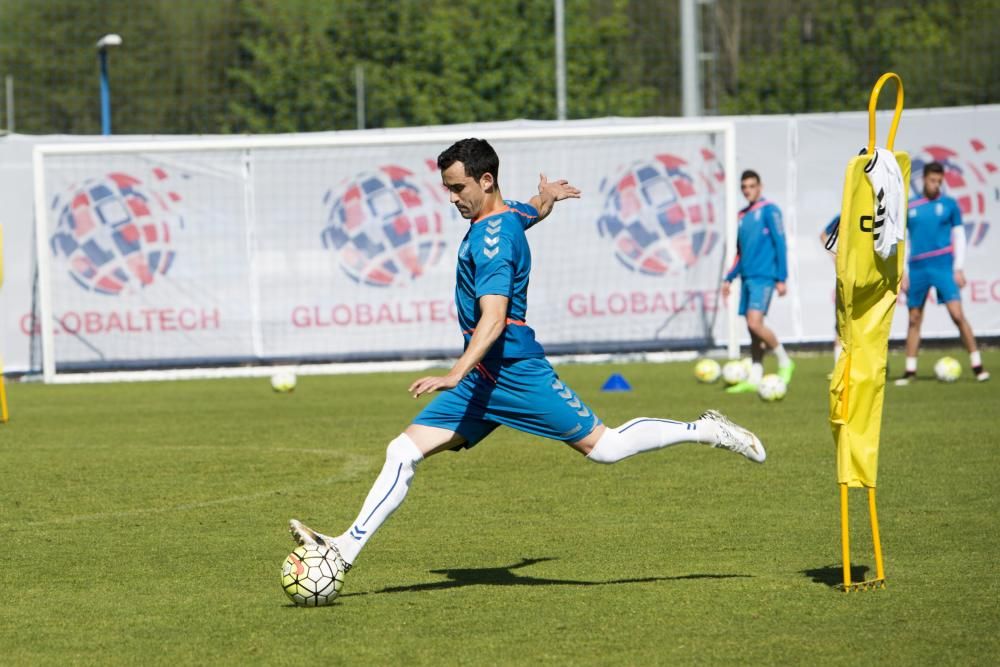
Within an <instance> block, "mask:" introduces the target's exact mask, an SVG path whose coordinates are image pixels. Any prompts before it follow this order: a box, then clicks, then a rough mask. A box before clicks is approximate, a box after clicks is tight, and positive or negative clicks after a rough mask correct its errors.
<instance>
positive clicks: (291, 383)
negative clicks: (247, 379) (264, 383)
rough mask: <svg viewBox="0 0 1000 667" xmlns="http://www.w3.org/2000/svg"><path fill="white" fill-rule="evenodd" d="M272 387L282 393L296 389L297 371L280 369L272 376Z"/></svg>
mask: <svg viewBox="0 0 1000 667" xmlns="http://www.w3.org/2000/svg"><path fill="white" fill-rule="evenodd" d="M271 389H273V390H275V391H276V392H278V393H280V394H287V393H288V392H290V391H295V373H292V372H291V371H278V372H277V373H275V374H274V375H272V376H271Z"/></svg>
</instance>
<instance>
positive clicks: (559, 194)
mask: <svg viewBox="0 0 1000 667" xmlns="http://www.w3.org/2000/svg"><path fill="white" fill-rule="evenodd" d="M538 194H540V195H542V196H543V197H544V196H545V195H546V194H548V196H550V197H552V198H553V199H554V200H556V201H562V200H563V199H569V198H570V197H573V198H574V199H579V198H580V190H579V189H577V188H575V187H573V186H572V185H570V184H569V181H567V180H566V179H564V178H561V179H559V180H558V181H550V180H549V179H548V178H547V177H546V176H545V174H539V175H538Z"/></svg>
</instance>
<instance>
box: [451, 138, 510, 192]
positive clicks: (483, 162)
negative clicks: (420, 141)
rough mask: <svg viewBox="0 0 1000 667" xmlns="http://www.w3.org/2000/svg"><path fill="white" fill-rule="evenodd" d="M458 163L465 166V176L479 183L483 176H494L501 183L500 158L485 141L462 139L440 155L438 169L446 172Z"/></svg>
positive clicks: (495, 180)
mask: <svg viewBox="0 0 1000 667" xmlns="http://www.w3.org/2000/svg"><path fill="white" fill-rule="evenodd" d="M456 162H461V163H462V164H463V165H465V175H466V176H471V177H472V178H474V179H476V180H477V181H478V180H479V178H480V177H481V176H482V175H483V174H492V175H493V180H494V182H498V183H499V178H498V176H499V174H500V158H499V156H497V152H496V151H495V150H493V147H492V146H490V145H489V143H488V142H487V141H486V140H485V139H462V140H461V141H456V142H455V143H453V144H452V145H451V146H449V147H448V148H447V149H446V150H445V151H444V152H443V153H441V155H438V161H437V164H438V169H440V170H441V171H444V170H445V169H447V168H448V167H450V166H451V165H453V164H455V163H456Z"/></svg>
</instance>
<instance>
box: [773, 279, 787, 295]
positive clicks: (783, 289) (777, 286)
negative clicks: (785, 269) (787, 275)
mask: <svg viewBox="0 0 1000 667" xmlns="http://www.w3.org/2000/svg"><path fill="white" fill-rule="evenodd" d="M774 289H775V291H777V292H778V296H785V292H787V291H788V287H787V286H786V285H785V283H782V282H777V283H774Z"/></svg>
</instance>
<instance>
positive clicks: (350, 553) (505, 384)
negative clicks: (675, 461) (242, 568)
mask: <svg viewBox="0 0 1000 667" xmlns="http://www.w3.org/2000/svg"><path fill="white" fill-rule="evenodd" d="M438 168H439V169H440V170H441V179H442V181H443V182H444V185H445V187H446V188H447V189H448V192H449V193H450V200H451V203H452V204H454V205H455V207H456V208H457V209H458V211H459V213H461V215H462V217H463V218H465V219H467V220H469V222H470V225H469V230H468V232H467V233H466V235H465V238H464V239H463V240H462V243H461V245H460V247H459V251H458V268H457V276H456V286H455V305H456V307H457V310H458V319H459V325H460V326H461V328H462V334H463V335H464V336H465V351H464V352H463V353H462V356H461V357H459V359H458V361H457V362H456V363H455V365H454V366H453V367H452V369H451V370H450V371H449V372H448V373H446V374H445V375H442V376H427V377H422V378H420V379H418V380H417V381H415V382H414V383H413V384H411V385H410V388H409V392H410V393H411V394H412V395H413V397H414V398H416V397H419V396H421V395H423V394H427V393H430V392H436V391H440V392H441V393H440V394H438V395H437V396H436V397H435V398H434V400H432V401H431V402H430V404H429V405H427V407H425V408H424V409H423V411H421V412H420V414H419V415H417V417H416V418H415V419H414V420H413V422H412V423H411V424H410V425H409V426H408V427H407V428H406V430H405V431H404V432H403V433H401V434H400V435H399V436H398V437H397V438H396V439H394V440H393V441H392V442H391V443H389V446H388V448H387V449H386V460H385V465H384V467H383V468H382V472H381V473H379V475H378V477H377V478H376V480H375V483H374V485H373V486H372V488H371V491H370V492H369V493H368V497H367V498H366V499H365V501H364V503H363V505H362V507H361V512H360V513H359V514H358V516H357V518H356V519H355V520H354V522H353V523H352V524H351V525H350V527H349V528H348V530H346V531H345V532H344V533H342V534H341V535H338V536H336V537H331V536H328V535H323V534H322V533H318V532H316V531H314V530H312V529H310V528H308V527H307V526H305V525H303V524H302V523H300V522H299V521H297V520H295V519H292V520H291V521H290V529H291V532H292V536H293V538H294V539H295V540H296V541H297V542H298V543H299V544H317V543H318V544H322V545H324V546H329V547H335V548H336V549H337V550H338V551H340V554H341V556H342V557H343V558H344V561H345V562H346V563H348V564H352V563H354V561H355V559H356V558H357V556H358V554H359V553H360V551H361V549H362V548H363V547H364V546H365V544H367V542H368V540H370V539H371V537H372V535H374V534H375V531H376V530H378V528H379V526H381V525H382V523H383V522H384V521H385V520H386V519H387V518H388V517H389V515H391V514H392V513H393V511H395V509H396V508H397V507H399V506H400V504H402V502H403V499H404V498H405V497H406V493H407V490H408V489H409V486H410V482H411V481H412V479H413V476H414V473H415V470H416V466H417V464H418V463H420V462H421V461H423V460H424V459H425V458H427V457H429V456H431V455H433V454H437V453H438V452H442V451H446V450H451V449H461V448H465V447H472V446H474V445H475V444H476V443H478V442H479V441H480V440H482V439H483V438H485V437H486V436H488V435H489V434H490V433H491V432H492V431H493V430H494V429H496V428H497V427H498V426H500V425H501V424H503V425H506V426H510V427H512V428H515V429H518V430H520V431H524V432H527V433H532V434H535V435H540V436H544V437H547V438H551V439H553V440H559V441H562V442H565V443H566V444H568V445H569V446H570V447H572V448H573V449H575V450H577V451H578V452H580V453H581V454H583V455H585V456H586V457H587V458H588V459H589V460H590V461H593V462H595V463H615V462H617V461H620V460H622V459H624V458H627V457H629V456H633V455H635V454H639V453H641V452H646V451H650V450H654V449H661V448H663V447H666V446H668V445H674V444H678V443H682V442H692V443H701V444H705V445H709V446H712V447H722V448H724V449H729V450H731V451H734V452H737V453H740V454H742V455H743V456H745V457H747V458H748V459H750V460H752V461H755V462H757V463H763V462H764V459H765V456H766V454H765V452H764V447H763V445H761V442H760V440H758V439H757V437H756V436H755V435H753V434H752V433H750V432H749V431H747V430H746V429H743V428H741V427H739V426H737V425H736V424H733V423H732V422H730V421H729V420H728V419H726V418H725V417H723V416H722V415H720V414H719V413H717V412H714V411H711V410H710V411H708V412H706V413H704V414H703V415H702V416H701V418H700V419H698V420H696V421H693V422H684V421H673V420H669V419H649V418H639V419H633V420H631V421H629V422H627V423H625V424H622V425H621V426H619V427H618V428H606V427H605V426H604V424H602V423H601V420H600V419H598V418H597V416H596V415H595V414H594V413H593V412H592V411H591V410H590V408H588V407H587V405H586V404H585V403H584V402H583V401H582V400H580V398H579V397H578V396H577V395H576V394H575V393H574V392H573V390H572V389H570V388H569V387H567V386H566V385H565V384H564V383H563V382H561V381H560V380H559V378H558V376H557V375H556V373H555V371H554V370H553V369H552V366H550V365H549V362H548V361H547V360H546V359H545V356H544V352H543V350H542V347H541V345H539V344H538V342H537V341H536V340H535V334H534V331H532V329H531V327H529V326H528V325H527V323H526V319H525V316H526V312H527V290H528V277H529V274H530V271H531V251H530V248H529V247H528V243H527V240H526V239H525V235H524V233H525V230H526V229H527V228H528V227H530V226H531V225H533V224H535V223H536V222H538V221H539V220H541V219H542V218H544V217H545V216H546V215H548V214H549V212H550V211H551V210H552V207H553V205H554V204H555V203H556V202H557V201H560V200H562V199H566V198H569V197H578V196H579V191H578V190H577V189H576V188H574V187H572V186H570V185H569V184H568V183H567V182H566V181H554V182H550V181H548V180H547V179H546V178H545V176H544V175H543V176H542V177H541V180H540V182H539V184H538V195H537V196H535V197H532V198H531V200H530V201H529V202H528V203H527V204H523V203H520V202H514V201H505V200H504V199H503V198H502V197H501V195H500V187H499V184H498V180H497V175H498V172H499V168H500V160H499V158H498V157H497V154H496V152H494V150H493V148H492V147H491V146H490V145H489V144H488V143H487V142H486V141H483V140H482V139H464V140H462V141H459V142H457V143H456V144H454V145H453V146H451V147H450V148H448V149H447V150H446V151H444V152H443V153H441V155H440V156H439V157H438Z"/></svg>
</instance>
